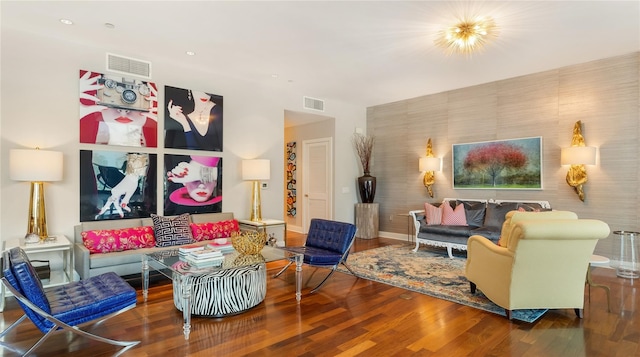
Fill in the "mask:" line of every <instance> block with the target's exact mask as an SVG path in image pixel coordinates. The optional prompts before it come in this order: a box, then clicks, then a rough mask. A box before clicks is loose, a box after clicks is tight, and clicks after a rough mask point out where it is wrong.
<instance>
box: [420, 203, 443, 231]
mask: <svg viewBox="0 0 640 357" xmlns="http://www.w3.org/2000/svg"><path fill="white" fill-rule="evenodd" d="M442 206H444V205H443V204H441V205H440V207H437V206H434V205H432V204H430V203H428V202H425V204H424V213H425V216H426V217H427V225H435V224H440V223H442Z"/></svg>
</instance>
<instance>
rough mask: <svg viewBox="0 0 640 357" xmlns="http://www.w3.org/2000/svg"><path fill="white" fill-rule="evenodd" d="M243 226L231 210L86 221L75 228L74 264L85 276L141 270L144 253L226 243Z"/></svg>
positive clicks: (129, 272) (137, 271) (82, 276)
mask: <svg viewBox="0 0 640 357" xmlns="http://www.w3.org/2000/svg"><path fill="white" fill-rule="evenodd" d="M239 230H240V229H239V225H238V221H237V220H235V219H234V218H233V213H230V212H227V213H224V212H223V213H201V214H192V215H189V214H183V215H180V216H175V217H162V216H156V215H152V217H150V218H137V219H117V220H108V221H93V222H82V223H81V224H79V225H77V226H75V230H74V245H73V246H74V265H75V269H76V271H77V272H78V274H79V275H80V278H81V279H88V278H89V277H92V276H96V275H99V274H102V273H106V272H111V271H112V272H115V273H116V274H118V275H120V276H124V275H131V274H140V273H141V272H142V254H147V253H150V252H154V251H159V250H171V249H177V248H178V247H179V246H181V245H185V244H199V245H205V244H208V243H212V244H218V245H220V246H224V245H228V244H230V243H231V241H230V238H229V237H231V233H232V232H236V231H239Z"/></svg>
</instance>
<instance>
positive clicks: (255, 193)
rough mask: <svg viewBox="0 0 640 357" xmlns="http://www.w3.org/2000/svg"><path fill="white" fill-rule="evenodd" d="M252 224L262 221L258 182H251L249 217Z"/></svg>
mask: <svg viewBox="0 0 640 357" xmlns="http://www.w3.org/2000/svg"><path fill="white" fill-rule="evenodd" d="M249 219H250V220H251V221H253V222H260V221H262V208H261V205H260V181H253V190H252V192H251V217H250V218H249Z"/></svg>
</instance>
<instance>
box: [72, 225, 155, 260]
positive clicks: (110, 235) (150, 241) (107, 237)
mask: <svg viewBox="0 0 640 357" xmlns="http://www.w3.org/2000/svg"><path fill="white" fill-rule="evenodd" d="M81 236H82V244H84V246H85V247H86V248H87V249H89V253H90V254H94V253H109V252H121V251H123V250H131V249H138V248H151V247H154V246H155V244H156V241H155V238H154V236H153V227H151V226H144V227H132V228H123V229H98V230H93V231H84V232H82V233H81Z"/></svg>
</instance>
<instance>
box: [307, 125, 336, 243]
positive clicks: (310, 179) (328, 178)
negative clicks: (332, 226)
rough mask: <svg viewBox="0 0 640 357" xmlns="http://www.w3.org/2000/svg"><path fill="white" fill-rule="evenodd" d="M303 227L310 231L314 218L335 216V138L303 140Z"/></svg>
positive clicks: (331, 217)
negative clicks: (333, 195)
mask: <svg viewBox="0 0 640 357" xmlns="http://www.w3.org/2000/svg"><path fill="white" fill-rule="evenodd" d="M302 152H303V159H302V167H303V171H304V172H303V174H302V177H304V178H305V180H304V182H303V185H302V187H303V188H302V194H303V198H302V205H303V211H302V212H303V214H302V217H303V218H302V219H303V221H302V230H303V231H304V232H305V233H306V232H308V231H309V225H310V222H311V219H312V218H322V219H333V209H332V207H333V197H332V193H333V184H332V182H333V139H332V138H330V137H329V138H321V139H314V140H305V141H303V142H302Z"/></svg>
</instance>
